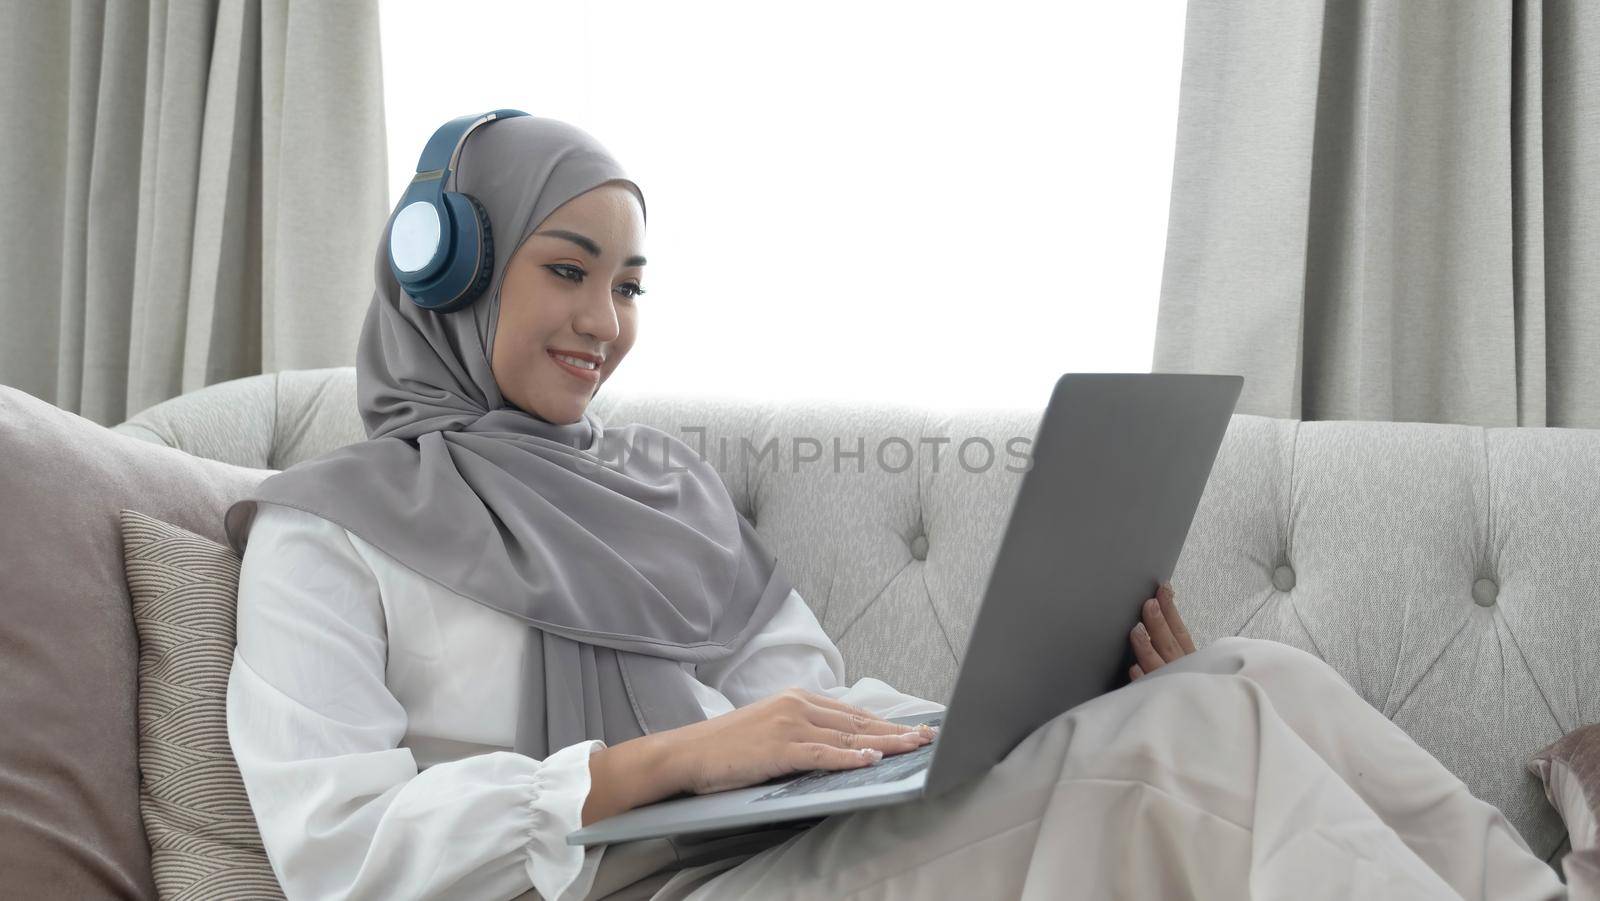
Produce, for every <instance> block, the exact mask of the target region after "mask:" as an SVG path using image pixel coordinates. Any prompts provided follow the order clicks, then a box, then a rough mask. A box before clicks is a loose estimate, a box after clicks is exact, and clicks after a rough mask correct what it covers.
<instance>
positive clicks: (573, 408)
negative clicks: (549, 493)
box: [489, 182, 644, 423]
mask: <svg viewBox="0 0 1600 901" xmlns="http://www.w3.org/2000/svg"><path fill="white" fill-rule="evenodd" d="M643 239H644V210H643V209H641V208H640V206H639V200H638V198H637V197H635V196H634V194H633V192H632V191H631V190H629V189H628V188H626V187H624V186H623V185H622V184H620V183H617V182H607V183H605V184H602V185H600V186H598V187H595V188H592V189H590V190H588V191H585V192H584V193H582V194H579V195H578V196H577V197H574V198H572V199H571V200H569V201H567V202H566V203H564V204H562V205H561V206H560V207H559V208H558V209H557V210H556V211H555V212H553V213H551V214H550V215H549V216H548V217H546V219H545V220H544V222H542V223H540V224H539V228H538V229H537V230H536V231H534V232H533V233H532V234H530V235H529V236H528V239H527V240H526V241H524V242H523V243H522V246H521V247H520V248H519V249H518V250H517V253H516V256H514V257H512V259H511V261H510V262H509V263H508V264H507V265H506V271H505V276H504V278H503V279H502V281H501V283H500V311H499V316H500V318H499V322H498V324H497V325H496V326H495V333H494V347H493V348H492V350H491V359H490V361H489V365H490V368H491V369H492V370H493V371H494V379H495V382H496V383H497V384H498V385H499V386H500V393H501V395H503V396H504V397H505V399H506V400H507V401H508V402H510V403H511V404H513V405H514V406H516V407H518V408H520V409H521V410H523V411H524V412H526V413H531V414H533V415H535V416H538V417H540V418H542V419H545V420H547V421H549V422H554V423H570V422H576V421H577V420H578V419H579V418H580V417H582V416H583V411H584V410H585V409H586V408H587V407H588V406H589V400H590V398H592V397H593V396H594V393H595V391H597V390H599V387H600V385H601V383H603V382H604V381H605V380H606V379H608V378H610V376H611V373H612V372H614V371H616V368H617V367H618V366H620V365H622V358H623V357H624V356H626V355H627V353H628V349H629V348H631V347H632V346H633V338H634V333H635V329H636V328H637V326H638V310H637V308H636V307H635V301H634V294H635V292H637V291H638V290H639V289H640V287H641V286H642V284H643V278H644V257H643V256H641V255H640V252H641V251H640V244H641V242H642V241H643ZM556 351H566V352H571V353H576V354H578V355H580V356H581V355H585V354H592V355H594V356H595V357H598V358H600V363H599V365H598V368H597V369H596V370H595V371H594V372H593V373H592V374H591V376H590V377H585V376H584V375H582V374H580V373H579V372H575V371H574V370H573V368H571V367H569V366H568V365H567V364H565V363H562V362H560V361H558V360H557V359H556V358H555V356H553V355H552V354H553V352H556Z"/></svg>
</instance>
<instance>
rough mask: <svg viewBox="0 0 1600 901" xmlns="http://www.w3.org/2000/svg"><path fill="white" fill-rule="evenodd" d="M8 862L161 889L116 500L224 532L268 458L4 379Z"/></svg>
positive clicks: (83, 892) (27, 881)
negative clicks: (108, 416) (199, 446)
mask: <svg viewBox="0 0 1600 901" xmlns="http://www.w3.org/2000/svg"><path fill="white" fill-rule="evenodd" d="M0 460H3V461H5V465H4V466H0V511H3V513H0V586H3V588H4V591H3V593H0V603H3V604H4V616H0V723H4V724H5V726H4V727H3V728H4V735H5V738H4V740H3V741H0V797H3V798H4V799H5V803H3V804H0V873H4V874H5V882H6V891H7V893H9V894H10V895H12V896H15V897H19V898H43V897H51V898H105V897H118V898H133V899H139V898H155V897H156V888H155V883H154V880H153V879H152V877H151V872H150V848H149V845H148V843H147V841H146V838H145V831H144V827H143V825H142V823H141V821H140V817H139V761H138V752H137V740H138V722H137V718H136V715H135V704H136V698H137V696H136V692H137V685H138V683H137V663H136V661H137V651H138V645H137V639H136V638H135V632H134V626H133V612H132V608H131V606H130V602H129V598H128V589H127V583H126V582H125V580H124V577H123V567H122V543H121V538H120V528H119V524H118V517H117V511H119V510H121V509H123V508H125V507H128V508H134V509H138V510H142V511H145V512H147V513H148V514H149V515H151V516H155V517H157V518H159V519H162V520H164V521H166V522H170V523H173V524H175V525H178V526H181V527H183V528H185V529H188V530H190V531H193V532H195V533H197V534H199V535H203V536H205V537H207V538H211V539H213V540H216V541H219V542H221V541H225V540H226V539H225V536H224V534H223V531H222V514H223V511H224V510H226V509H227V507H228V505H229V504H231V503H232V502H233V501H234V500H236V499H238V498H240V497H243V496H244V495H245V494H246V493H248V492H249V491H250V490H251V489H252V488H254V487H255V485H256V484H257V483H259V482H260V481H261V480H262V479H264V478H266V477H267V476H268V475H270V474H271V472H270V471H268V470H258V469H245V468H241V467H236V466H230V465H228V464H225V463H218V462H216V461H213V460H203V459H200V458H197V457H193V456H190V455H189V454H187V453H184V452H183V451H179V450H175V449H171V448H165V447H160V446H157V445H155V444H151V443H148V442H144V441H139V440H137V439H134V438H130V437H128V436H126V435H120V434H117V433H115V432H113V431H111V430H110V429H107V428H105V427H103V426H101V425H99V424H97V423H95V422H92V421H91V420H88V419H85V418H83V417H81V416H78V415H76V414H74V413H69V412H67V411H65V410H62V409H60V408H59V407H56V406H55V405H53V404H51V403H49V402H47V401H44V400H40V399H39V398H36V397H34V396H32V395H30V394H27V393H26V392H23V391H21V390H18V389H16V388H12V387H8V386H4V385H0Z"/></svg>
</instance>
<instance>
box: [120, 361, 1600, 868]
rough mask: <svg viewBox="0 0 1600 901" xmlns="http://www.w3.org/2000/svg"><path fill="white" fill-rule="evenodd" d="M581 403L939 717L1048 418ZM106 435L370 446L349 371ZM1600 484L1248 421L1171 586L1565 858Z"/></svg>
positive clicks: (1590, 449)
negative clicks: (709, 505)
mask: <svg viewBox="0 0 1600 901" xmlns="http://www.w3.org/2000/svg"><path fill="white" fill-rule="evenodd" d="M592 409H593V410H594V411H595V413H596V414H597V415H598V416H599V417H600V419H601V420H602V422H605V423H607V424H611V423H623V422H632V421H637V422H643V423H647V424H649V425H652V426H655V427H657V428H660V429H662V430H664V431H667V432H669V433H671V434H674V435H677V436H678V437H680V438H682V439H683V440H684V441H686V442H688V443H689V444H690V446H691V447H695V448H703V449H704V450H703V451H702V452H703V454H704V455H705V456H706V457H707V459H709V460H710V461H711V462H712V463H713V464H714V465H716V466H717V468H718V471H719V472H720V474H721V475H722V478H723V480H724V481H725V483H726V484H727V486H728V489H729V490H730V492H731V493H732V495H733V498H734V501H735V503H736V505H737V506H738V507H739V508H740V510H741V512H743V513H744V514H745V515H746V516H748V517H749V518H750V519H751V520H752V522H754V523H755V524H756V527H757V529H758V531H759V532H760V533H761V535H762V537H763V538H764V539H765V540H766V541H767V542H768V544H769V546H770V547H771V548H772V550H773V552H774V553H775V554H776V555H777V556H778V559H779V561H780V565H781V566H783V567H785V571H786V574H787V575H789V577H790V578H791V579H792V580H793V582H794V583H795V586H796V588H797V589H798V590H799V592H800V594H801V595H802V596H803V597H804V598H805V599H806V600H807V601H808V602H809V603H810V604H811V606H812V608H813V609H814V610H815V611H816V613H817V616H818V618H819V619H820V621H821V622H822V624H823V626H824V628H825V629H826V630H827V631H828V633H829V634H830V635H831V636H832V637H833V639H834V640H835V641H836V642H837V643H838V645H839V647H840V648H841V650H842V651H843V653H844V656H845V659H846V661H847V663H848V666H849V669H850V672H849V679H850V680H851V681H854V680H855V679H857V678H859V677H861V676H876V677H878V678H881V679H884V680H886V681H888V682H889V683H890V684H893V685H895V686H897V687H899V688H902V689H904V690H906V691H909V692H912V693H914V694H918V695H921V696H923V697H928V698H933V699H936V700H940V701H946V700H948V697H949V693H950V690H951V688H952V687H953V684H954V679H955V674H956V668H957V661H958V659H959V657H960V655H961V653H962V651H963V649H964V648H965V646H966V641H967V635H968V631H969V629H970V628H971V625H972V621H973V614H974V612H975V610H974V608H975V605H976V604H977V600H978V598H979V596H980V595H981V593H982V590H983V588H984V582H985V578H986V575H987V573H988V569H989V566H990V563H991V562H992V561H993V559H994V557H995V554H996V553H997V551H998V543H999V536H1000V533H1001V530H1002V527H1003V526H1004V523H1005V520H1006V518H1007V516H1008V514H1009V512H1010V504H1011V499H1012V498H1013V497H1014V495H1015V491H1016V488H1017V485H1018V482H1019V480H1020V479H1021V474H1020V472H1017V471H1016V470H1018V469H1020V468H1021V466H1020V463H1021V460H1020V458H1019V457H1016V456H1011V455H1009V454H1008V450H1007V449H1008V444H1007V442H1008V441H1011V440H1013V439H1016V438H1018V437H1021V438H1022V439H1025V440H1026V441H1028V442H1031V439H1032V438H1033V435H1034V430H1035V428H1036V426H1037V424H1038V418H1039V415H1040V412H1041V410H1040V409H991V410H981V409H980V410H941V409H926V408H920V407H913V406H907V405H896V404H885V403H869V402H852V403H843V402H821V401H818V402H806V403H786V404H782V405H777V404H761V403H756V402H751V401H742V400H736V399H718V398H713V397H700V396H695V397H686V396H672V395H657V394H622V393H616V392H615V391H612V390H602V391H601V392H600V394H599V395H598V396H597V397H596V398H595V400H594V405H593V407H592ZM115 428H116V430H117V431H119V432H123V433H126V434H129V435H133V436H135V437H138V438H142V439H145V440H149V441H154V442H157V443H161V444H165V445H169V446H173V447H178V448H181V449H183V450H186V451H188V452H191V453H193V454H197V455H200V456H204V457H210V458H214V459H218V460H223V461H226V462H229V463H233V464H237V465H241V466H251V467H257V468H269V469H283V468H286V467H288V466H291V465H293V464H295V463H297V462H299V461H301V460H305V459H308V458H310V457H314V456H317V455H319V454H322V453H324V452H326V451H328V450H330V449H332V448H335V447H339V446H341V445H344V444H347V443H351V442H356V441H360V440H363V439H364V438H365V437H366V435H365V432H364V431H363V428H362V424H361V421H360V417H359V415H358V413H357V408H356V402H355V371H354V369H353V368H348V367H344V368H333V369H317V370H300V371H287V372H282V373H272V374H266V375H260V376H252V377H249V378H244V379H238V380H235V381H231V382H225V383H221V384H216V385H212V386H210V387H207V388H204V389H201V390H198V391H195V392H191V393H190V394H186V395H184V396H182V397H178V398H174V399H172V400H169V401H166V402H165V403H162V404H159V405H157V406H154V407H151V408H149V409H147V410H145V411H143V412H141V413H139V414H137V415H136V416H134V417H133V418H131V419H130V420H128V421H127V422H125V423H122V424H120V425H118V426H116V427H115ZM896 439H899V440H898V441H897V440H896ZM946 439H947V440H946ZM984 442H987V445H985V443H984ZM985 446H987V447H989V448H990V449H991V450H992V456H989V455H988V454H986V453H985V451H984V447H985ZM1016 446H1017V445H1014V444H1013V445H1009V447H1011V448H1015V447H1016ZM912 448H915V449H916V451H917V453H916V455H915V457H914V458H913V457H912V455H910V454H909V453H908V451H909V450H910V449H912ZM1026 449H1027V445H1022V453H1026ZM763 454H765V456H763ZM1597 475H1600V430H1579V429H1561V428H1550V429H1535V428H1487V429H1486V428H1482V427H1476V426H1460V425H1438V424H1424V423H1388V422H1299V421H1296V420H1286V419H1271V418H1265V417H1260V416H1250V415H1244V414H1238V415H1235V416H1234V417H1233V420H1232V422H1231V423H1230V425H1229V428H1228V432H1227V435H1226V437H1225V439H1224V441H1223V444H1222V447H1221V450H1220V451H1219V453H1218V456H1217V460H1216V463H1215V465H1214V468H1213V470H1212V474H1211V479H1210V482H1209V483H1208V484H1207V486H1206V489H1205V493H1204V495H1203V496H1202V498H1201V500H1200V505H1199V509H1198V511H1197V513H1196V515H1195V520H1194V522H1193V524H1192V525H1191V527H1190V530H1189V535H1188V539H1187V543H1186V544H1185V546H1184V549H1183V553H1182V555H1181V556H1180V558H1179V560H1178V564H1177V568H1176V571H1175V572H1174V574H1173V583H1174V585H1175V587H1176V588H1177V591H1178V600H1179V603H1180V605H1181V607H1182V610H1183V612H1184V617H1185V619H1186V620H1187V621H1188V623H1189V624H1190V626H1191V629H1192V631H1193V632H1194V634H1195V637H1196V640H1197V641H1200V642H1201V643H1205V642H1209V641H1211V640H1213V639H1216V638H1218V637H1220V636H1224V635H1248V636H1254V637H1260V638H1269V639H1273V640H1276V641H1281V642H1285V643H1287V644H1291V645H1294V646H1296V647H1299V648H1302V649H1304V650H1307V651H1310V652H1312V653H1314V654H1316V655H1318V656H1320V657H1321V658H1322V659H1324V660H1326V661H1327V662H1328V663H1330V664H1332V665H1333V667H1334V668H1335V669H1337V670H1338V671H1339V672H1340V673H1342V674H1343V675H1344V677H1345V678H1346V679H1347V680H1348V681H1349V682H1350V684H1351V685H1352V686H1354V687H1355V689H1356V690H1357V691H1358V692H1359V693H1360V694H1361V695H1362V696H1363V697H1364V698H1366V699H1367V701H1368V702H1370V703H1371V704H1372V705H1373V706H1374V707H1376V708H1377V709H1379V710H1381V711H1382V712H1383V713H1384V714H1385V715H1386V716H1388V717H1389V718H1390V719H1391V720H1393V721H1394V722H1395V723H1396V724H1398V725H1399V726H1401V727H1402V728H1403V729H1405V730H1406V732H1407V733H1409V734H1410V735H1411V736H1412V737H1413V738H1415V739H1416V741H1417V742H1418V743H1419V744H1421V745H1422V746H1423V747H1425V748H1427V749H1428V750H1429V751H1430V752H1432V753H1433V754H1434V756H1435V757H1437V758H1438V759H1439V760H1440V761H1441V762H1442V763H1444V765H1445V766H1447V767H1449V768H1450V769H1451V770H1452V771H1453V772H1455V773H1456V774H1457V775H1458V776H1460V777H1461V779H1462V780H1463V781H1465V782H1466V783H1467V785H1468V786H1470V787H1471V789H1472V791H1473V792H1474V793H1475V794H1476V795H1477V796H1479V797H1481V798H1483V799H1485V800H1488V801H1490V802H1491V803H1493V804H1495V805H1497V806H1499V807H1500V808H1501V809H1502V810H1504V811H1505V813H1506V815H1507V816H1508V817H1509V819H1510V820H1511V821H1512V822H1513V823H1514V824H1515V825H1516V826H1517V828H1518V829H1519V830H1521V832H1522V835H1523V836H1524V838H1526V839H1527V841H1528V844H1529V845H1530V846H1531V847H1532V848H1533V850H1534V851H1535V852H1536V853H1538V854H1539V855H1541V856H1543V857H1545V858H1546V859H1547V860H1549V861H1552V863H1554V861H1556V860H1558V859H1559V857H1560V855H1561V854H1563V853H1565V850H1566V848H1567V842H1566V832H1565V829H1564V828H1563V826H1562V823H1561V820H1560V818H1559V817H1558V815H1557V814H1556V812H1555V810H1554V809H1553V808H1551V807H1550V806H1549V804H1548V803H1547V802H1546V801H1545V799H1544V796H1543V793H1542V789H1541V787H1540V785H1539V783H1538V780H1537V779H1536V778H1535V777H1533V776H1532V775H1530V774H1529V773H1528V771H1527V769H1526V766H1525V764H1526V761H1527V759H1528V757H1529V756H1530V755H1532V754H1533V753H1534V752H1536V751H1537V750H1539V749H1540V748H1542V747H1544V746H1545V745H1547V744H1548V743H1550V742H1551V741H1553V740H1555V739H1557V738H1559V737H1560V736H1562V735H1563V734H1565V733H1567V732H1568V731H1570V730H1573V729H1574V728H1576V727H1578V726H1580V725H1582V724H1586V723H1593V722H1596V721H1600V654H1597V653H1596V651H1597V649H1600V590H1597V589H1600V518H1597V515H1596V511H1600V478H1597Z"/></svg>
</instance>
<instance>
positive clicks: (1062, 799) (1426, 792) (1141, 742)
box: [654, 638, 1562, 901]
mask: <svg viewBox="0 0 1600 901" xmlns="http://www.w3.org/2000/svg"><path fill="white" fill-rule="evenodd" d="M1363 707H1364V708H1365V711H1366V712H1363V711H1362V709H1361V708H1363ZM1386 727H1387V728H1386ZM1352 782H1353V783H1354V784H1353V785H1352V784H1351V783H1352ZM1441 810H1447V811H1448V815H1445V814H1443V813H1441ZM1430 811H1432V813H1431V814H1430ZM1447 820H1449V821H1451V822H1445V821H1447ZM1462 842H1467V844H1465V845H1463V844H1461V843H1462ZM1452 843H1453V844H1452ZM1287 888H1292V889H1293V890H1294V891H1293V893H1294V894H1296V895H1297V896H1299V897H1313V896H1315V895H1316V893H1317V892H1318V891H1319V890H1320V891H1323V892H1326V893H1327V896H1328V897H1347V896H1349V895H1350V893H1352V892H1354V893H1357V894H1362V893H1370V892H1373V891H1376V892H1378V894H1376V895H1374V897H1382V896H1384V895H1383V893H1384V892H1385V891H1387V892H1390V893H1394V896H1396V897H1416V898H1422V897H1449V898H1454V897H1468V898H1475V897H1494V898H1515V897H1525V898H1558V897H1562V895H1561V890H1560V883H1559V881H1558V880H1557V879H1556V877H1555V874H1554V872H1553V871H1551V870H1550V869H1549V867H1547V866H1546V865H1545V864H1544V863H1543V862H1542V861H1539V860H1538V859H1537V858H1536V857H1534V856H1533V855H1532V854H1530V853H1528V852H1527V851H1526V846H1525V845H1522V843H1521V839H1520V837H1519V836H1517V834H1516V832H1515V830H1514V829H1512V828H1511V827H1510V825H1509V823H1507V822H1506V821H1505V820H1504V817H1503V816H1502V815H1500V814H1499V811H1498V810H1495V809H1494V808H1493V807H1492V806H1490V805H1487V804H1486V803H1484V802H1482V801H1480V800H1478V799H1476V798H1472V797H1471V795H1470V793H1469V792H1467V791H1466V788H1465V786H1464V785H1461V783H1460V780H1458V779H1455V777H1454V776H1451V775H1450V774H1449V773H1448V771H1446V770H1445V769H1444V768H1443V767H1442V766H1441V765H1439V764H1438V762H1437V761H1435V760H1433V758H1432V757H1431V756H1429V755H1427V753H1426V752H1425V751H1423V750H1422V749H1421V748H1419V747H1418V746H1417V745H1416V744H1415V743H1414V742H1411V740H1410V739H1409V737H1406V736H1405V735H1404V733H1403V732H1402V731H1400V730H1399V729H1398V727H1395V726H1393V724H1392V723H1389V721H1388V720H1387V719H1386V718H1384V717H1383V716H1382V714H1380V713H1378V712H1377V711H1376V710H1373V709H1372V708H1371V707H1370V705H1366V703H1365V702H1364V701H1362V700H1361V699H1360V697H1359V696H1358V695H1356V694H1355V693H1354V691H1352V690H1351V689H1350V688H1349V687H1348V686H1347V685H1345V684H1344V682H1343V680H1342V679H1340V678H1339V677H1338V675H1337V673H1335V672H1333V670H1331V668H1328V667H1327V666H1326V664H1323V663H1322V662H1321V661H1320V660H1317V659H1316V658H1315V657H1312V656H1311V655H1309V654H1305V653H1304V652H1301V651H1298V650H1296V649H1294V648H1290V647H1288V646H1287V645H1279V644H1276V643H1273V642H1265V641H1257V640H1252V639H1237V638H1233V639H1223V640H1222V641H1219V642H1216V643H1214V644H1213V645H1209V646H1207V647H1206V648H1203V649H1202V650H1201V651H1200V652H1198V653H1196V654H1192V655H1189V656H1187V657H1185V658H1184V659H1182V660H1180V661H1178V662H1177V663H1174V664H1169V665H1168V666H1167V667H1163V668H1162V669H1161V670H1158V671H1157V672H1155V673H1153V674H1151V675H1150V676H1147V677H1146V678H1144V679H1141V680H1139V681H1138V682H1137V683H1134V684H1133V685H1130V686H1127V687H1125V688H1123V689H1120V690H1118V691H1116V692H1111V693H1109V694H1106V695H1103V696H1101V697H1099V698H1096V699H1094V700H1091V701H1089V702H1086V703H1084V704H1080V705H1079V706H1077V707H1075V708H1073V709H1072V710H1069V711H1066V712H1065V713H1062V714H1060V715H1059V716H1057V717H1055V718H1054V719H1052V720H1050V721H1049V722H1048V723H1046V724H1044V725H1043V726H1041V727H1039V728H1038V729H1037V730H1035V731H1034V732H1033V733H1032V734H1030V735H1029V736H1028V737H1027V738H1025V739H1024V740H1023V741H1022V742H1021V743H1020V744H1019V745H1018V746H1017V747H1016V748H1015V749H1014V750H1013V751H1012V752H1011V753H1010V754H1009V755H1007V757H1006V758H1005V759H1004V760H1002V761H1001V762H1000V763H999V764H997V765H996V766H995V767H994V768H993V769H991V770H990V771H989V772H988V773H986V774H985V775H984V776H982V777H980V778H978V779H975V780H973V781H972V782H970V783H968V784H967V785H965V786H962V787H959V788H957V789H954V790H952V791H951V792H950V793H948V794H946V795H944V796H940V797H937V798H924V799H920V800H918V801H913V802H909V803H905V804H899V805H894V806H890V807H883V808H874V809H870V810H863V811H857V812H854V813H850V814H844V815H839V816H834V817H829V818H828V819H826V820H824V821H823V822H822V823H819V824H818V825H816V826H814V827H812V828H811V829H809V830H807V831H805V832H803V833H800V834H798V835H795V836H793V837H790V838H788V839H787V840H785V841H783V842H782V843H781V844H777V845H774V846H771V847H767V848H765V849H764V850H761V851H758V852H755V853H753V854H749V855H740V856H738V857H736V858H732V859H729V860H724V861H721V862H719V863H712V864H708V865H705V866H698V867H689V868H686V869H683V870H680V871H678V872H677V873H675V874H674V875H673V876H671V877H670V878H669V879H667V880H666V882H665V884H664V885H662V886H661V888H660V890H659V892H658V893H657V894H655V896H654V897H655V898H657V899H661V901H666V899H674V901H676V899H694V901H707V899H720V898H734V897H763V898H765V897H806V898H810V897H816V898H839V897H873V898H878V897H882V898H900V897H906V898H911V897H929V896H932V897H943V896H969V897H993V898H1007V897H1013V898H1032V897H1038V898H1061V897H1083V898H1108V897H1109V898H1118V897H1126V898H1135V897H1197V898H1204V897H1236V896H1248V895H1250V894H1252V893H1257V894H1263V895H1271V894H1274V892H1275V891H1277V890H1280V889H1287Z"/></svg>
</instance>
